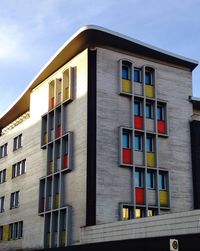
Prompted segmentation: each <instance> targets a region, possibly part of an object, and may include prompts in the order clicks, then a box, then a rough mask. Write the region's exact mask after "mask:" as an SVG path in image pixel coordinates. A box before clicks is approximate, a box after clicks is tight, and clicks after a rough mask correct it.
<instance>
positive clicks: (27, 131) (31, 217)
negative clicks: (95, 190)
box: [0, 50, 87, 250]
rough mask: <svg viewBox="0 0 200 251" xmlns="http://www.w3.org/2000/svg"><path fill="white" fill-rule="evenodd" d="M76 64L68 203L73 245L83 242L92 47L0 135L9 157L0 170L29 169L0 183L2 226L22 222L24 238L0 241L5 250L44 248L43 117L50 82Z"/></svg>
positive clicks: (33, 95)
mask: <svg viewBox="0 0 200 251" xmlns="http://www.w3.org/2000/svg"><path fill="white" fill-rule="evenodd" d="M69 66H71V67H73V68H74V72H75V75H74V76H75V79H74V100H73V102H71V103H70V104H68V106H67V109H66V113H67V122H66V125H67V130H68V131H72V132H73V135H74V142H73V168H74V169H73V171H72V172H70V173H68V174H67V175H65V181H66V191H65V195H66V198H65V203H66V205H70V206H72V225H73V228H72V230H71V235H72V242H73V244H75V243H78V242H79V240H80V237H79V229H80V227H81V226H83V225H85V215H86V208H85V207H86V156H87V154H86V153H87V148H86V144H87V50H85V51H83V52H82V53H80V54H79V55H77V56H76V57H75V58H73V59H72V60H71V61H70V62H69V63H68V64H66V65H64V66H63V67H62V68H60V69H59V70H58V71H57V72H55V73H54V74H53V75H52V76H50V77H49V78H48V79H46V80H45V81H44V82H43V83H41V84H40V85H39V86H37V87H36V88H35V89H34V90H33V91H32V93H31V101H30V118H29V119H28V120H27V121H25V122H23V123H22V124H20V125H18V126H17V127H15V128H14V129H13V130H11V131H10V132H9V133H7V134H6V135H4V136H2V137H0V146H1V145H3V144H4V143H7V142H8V156H7V157H5V158H2V159H0V170H3V169H4V168H8V167H10V166H12V165H13V164H14V163H16V162H18V161H20V160H23V159H26V163H27V172H26V174H23V175H22V176H19V177H17V178H15V179H12V180H9V181H7V182H5V183H3V184H0V196H5V202H6V206H5V212H4V213H0V225H4V224H9V223H13V222H16V221H21V220H23V222H24V229H23V233H24V234H23V238H22V239H20V240H14V241H1V242H0V250H8V249H9V250H11V249H13V250H16V249H17V248H24V249H25V250H27V249H28V248H42V247H43V231H44V217H41V216H38V195H39V179H40V178H41V177H43V176H45V175H46V150H42V149H41V148H40V143H41V142H40V141H41V116H42V115H43V114H44V113H46V112H47V111H48V83H49V82H50V81H51V80H52V79H55V78H61V77H62V72H63V70H65V68H67V67H69ZM21 133H22V135H23V136H22V145H23V147H22V148H21V149H19V150H17V151H15V152H13V138H14V137H15V136H17V135H19V134H21ZM18 190H20V198H19V203H20V206H19V208H17V209H12V210H10V194H11V193H12V192H15V191H18Z"/></svg>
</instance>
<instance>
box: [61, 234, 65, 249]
mask: <svg viewBox="0 0 200 251" xmlns="http://www.w3.org/2000/svg"><path fill="white" fill-rule="evenodd" d="M65 242H66V231H65V230H63V231H62V234H61V246H65Z"/></svg>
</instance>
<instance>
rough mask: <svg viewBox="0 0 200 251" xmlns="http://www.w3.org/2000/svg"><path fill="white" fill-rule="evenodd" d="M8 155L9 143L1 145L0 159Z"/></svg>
mask: <svg viewBox="0 0 200 251" xmlns="http://www.w3.org/2000/svg"><path fill="white" fill-rule="evenodd" d="M7 155H8V143H5V144H4V145H2V146H0V159H2V158H4V157H6V156H7Z"/></svg>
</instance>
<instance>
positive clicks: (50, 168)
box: [49, 161, 53, 173]
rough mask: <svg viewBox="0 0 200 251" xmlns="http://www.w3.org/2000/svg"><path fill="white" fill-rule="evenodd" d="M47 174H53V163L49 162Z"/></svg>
mask: <svg viewBox="0 0 200 251" xmlns="http://www.w3.org/2000/svg"><path fill="white" fill-rule="evenodd" d="M49 173H53V161H50V162H49Z"/></svg>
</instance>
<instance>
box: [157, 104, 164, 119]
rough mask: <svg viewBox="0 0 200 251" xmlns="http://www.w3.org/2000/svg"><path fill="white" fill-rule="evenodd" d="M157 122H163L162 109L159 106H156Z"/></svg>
mask: <svg viewBox="0 0 200 251" xmlns="http://www.w3.org/2000/svg"><path fill="white" fill-rule="evenodd" d="M157 120H165V113H164V107H163V106H161V105H158V106H157Z"/></svg>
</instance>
